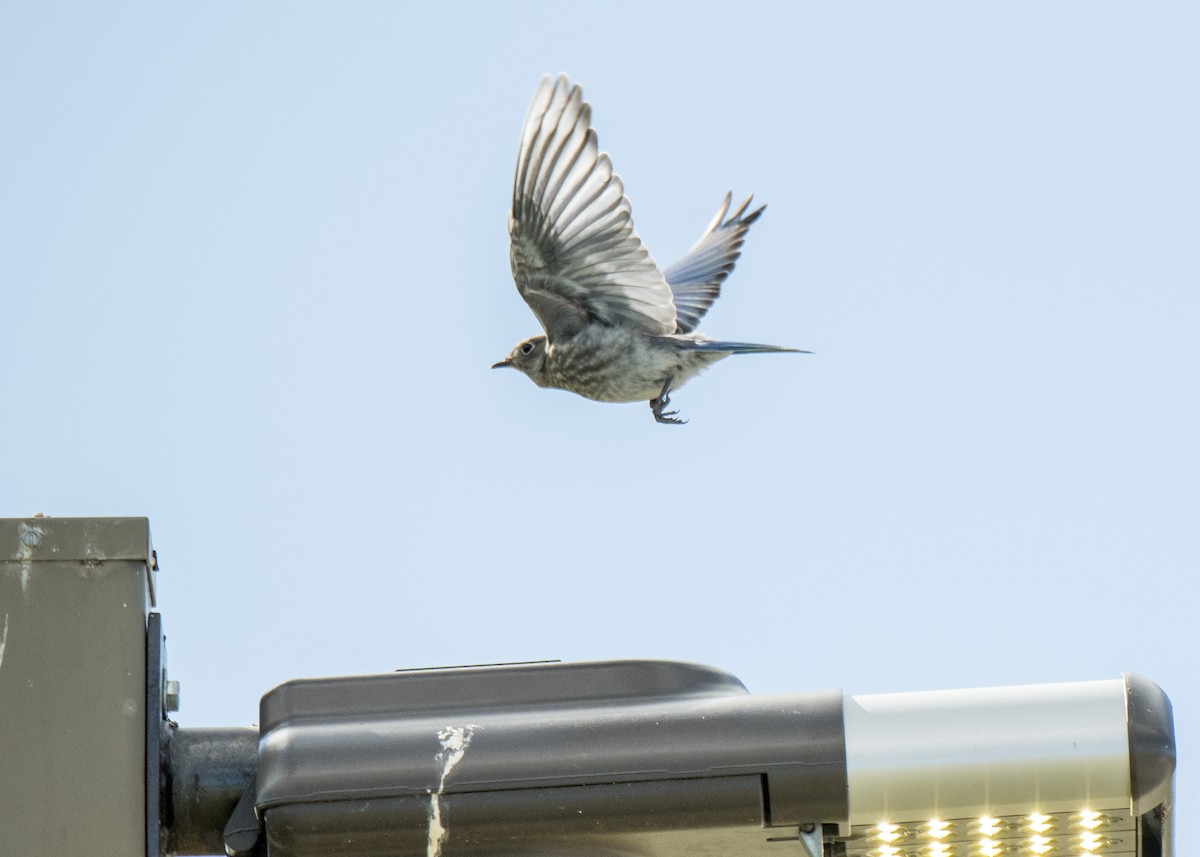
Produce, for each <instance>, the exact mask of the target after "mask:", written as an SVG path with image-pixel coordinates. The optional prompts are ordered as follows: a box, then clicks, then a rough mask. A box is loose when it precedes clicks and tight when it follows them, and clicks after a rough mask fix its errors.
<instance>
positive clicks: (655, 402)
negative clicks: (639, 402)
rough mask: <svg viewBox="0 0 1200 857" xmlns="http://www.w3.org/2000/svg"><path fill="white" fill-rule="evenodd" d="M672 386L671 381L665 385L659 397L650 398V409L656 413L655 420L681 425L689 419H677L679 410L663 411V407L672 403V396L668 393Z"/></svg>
mask: <svg viewBox="0 0 1200 857" xmlns="http://www.w3.org/2000/svg"><path fill="white" fill-rule="evenodd" d="M669 387H670V382H668V383H667V384H664V385H663V391H662V392H661V393H659V394H658V398H657V399H651V400H650V410H651V411H652V412H653V413H654V420H655V422H660V423H665V424H667V425H675V426H681V425H684V424H685V423H687V420H677V419H675V417H676V416H677V415H678V414H679V411H667V412H666V413H663V408H665V407H666V406H667V405H669V404H671V397H670V396H668V395H667V390H668V389H669Z"/></svg>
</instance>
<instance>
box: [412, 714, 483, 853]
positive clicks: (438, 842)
mask: <svg viewBox="0 0 1200 857" xmlns="http://www.w3.org/2000/svg"><path fill="white" fill-rule="evenodd" d="M478 728H479V727H478V726H476V725H474V724H470V725H468V726H447V727H446V728H445V729H439V730H438V734H437V736H438V741H439V742H440V743H441V745H442V750H441V752H440V753H438V754H437V755H436V756H434V760H435V761H436V762H437V763H438V765H440V766H441V769H442V770H441V775H440V776H439V777H438V785H437V789H436V790H435V791H431V792H430V793H429V842H428V843H427V844H426V846H425V857H441V854H442V845H443V844H444V843H445V841H446V833H447V830H446V828H445V827H444V826H443V825H442V792H443V791H445V790H446V777H448V776H450V771H452V770H453V769H454V766H455V765H457V764H458V763H459V762H461V761H462V757H463V756H465V755H466V754H467V747H469V746H470V745H471V736H472V735H474V734H475V730H476V729H478Z"/></svg>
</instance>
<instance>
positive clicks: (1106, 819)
mask: <svg viewBox="0 0 1200 857" xmlns="http://www.w3.org/2000/svg"><path fill="white" fill-rule="evenodd" d="M1075 817H1076V818H1078V819H1079V821H1078V822H1076V823H1077V824H1078V825H1079V826H1080V827H1086V828H1087V829H1088V830H1095V829H1096V828H1097V827H1103V826H1104V825H1106V824H1112V823H1113V822H1114V821H1116V820H1117V819H1115V818H1113V817H1112V816H1111V815H1105V814H1104V813H1102V812H1093V811H1092V810H1090V809H1085V810H1083V811H1082V812H1080V813H1079V814H1078V815H1077V816H1075Z"/></svg>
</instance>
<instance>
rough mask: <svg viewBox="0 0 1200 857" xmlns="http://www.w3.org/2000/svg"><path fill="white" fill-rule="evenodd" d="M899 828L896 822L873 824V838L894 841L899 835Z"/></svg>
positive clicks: (881, 840)
mask: <svg viewBox="0 0 1200 857" xmlns="http://www.w3.org/2000/svg"><path fill="white" fill-rule="evenodd" d="M901 829H902V828H901V827H900V825H898V824H886V823H885V824H878V825H876V826H875V830H876V833H875V838H876V839H878V840H879V841H880V842H895V841H896V840H897V839H899V838H900V836H901V832H900V831H901Z"/></svg>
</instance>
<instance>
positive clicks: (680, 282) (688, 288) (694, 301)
mask: <svg viewBox="0 0 1200 857" xmlns="http://www.w3.org/2000/svg"><path fill="white" fill-rule="evenodd" d="M752 199H754V197H753V196H750V197H747V199H746V201H745V202H743V203H742V204H741V206H739V207H738V210H737V211H735V212H734V213H733V215H732V216H730V217H729V219H726V218H725V215H726V214H727V213H728V212H729V203H730V202H731V201H732V200H733V194H730V193H727V194H725V201H724V202H723V203H721V208H720V209H719V210H718V211H717V216H716V217H714V218H713V220H712V223H710V224H709V225H708V229H706V230H705V231H704V234H703V235H702V236H700V240H699V241H697V242H696V245H695V246H694V247H692V249H691V250H689V251H688V252H687V254H686V255H685V256H684V257H683V258H682V259H680V260H679V261H678V262H676V263H675V264H674V265H672V266H671V267H669V268H667V270H666V271H664V272H663V273H664V276H665V277H666V279H667V283H668V284H669V285H670V286H671V291H672V293H673V294H674V300H675V312H676V313H677V314H678V316H679V319H678V324H679V329H678V332H679V333H691V332H692V331H693V330H695V329H696V325H697V324H699V323H700V319H701V318H702V317H703V315H704V314H705V313H706V312H708V308H709V307H710V306H712V305H713V301H715V300H716V299H717V298H718V297H719V296H720V294H721V283H723V282H725V280H726V279H727V278H728V277H729V272H730V271H732V270H733V266H734V264H735V263H736V262H737V260H738V256H740V255H742V244H744V243H745V242H746V233H747V232H748V231H749V230H750V224H752V223H753V222H754V221H756V220H758V218H759V217H760V216H761V215H762V213H763V209H765V208H766V206H765V205H763V206H760V207H759V208H756V209H755V210H754V211H752V212H750V213H749V214H746V209H747V208H749V207H750V200H752Z"/></svg>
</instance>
